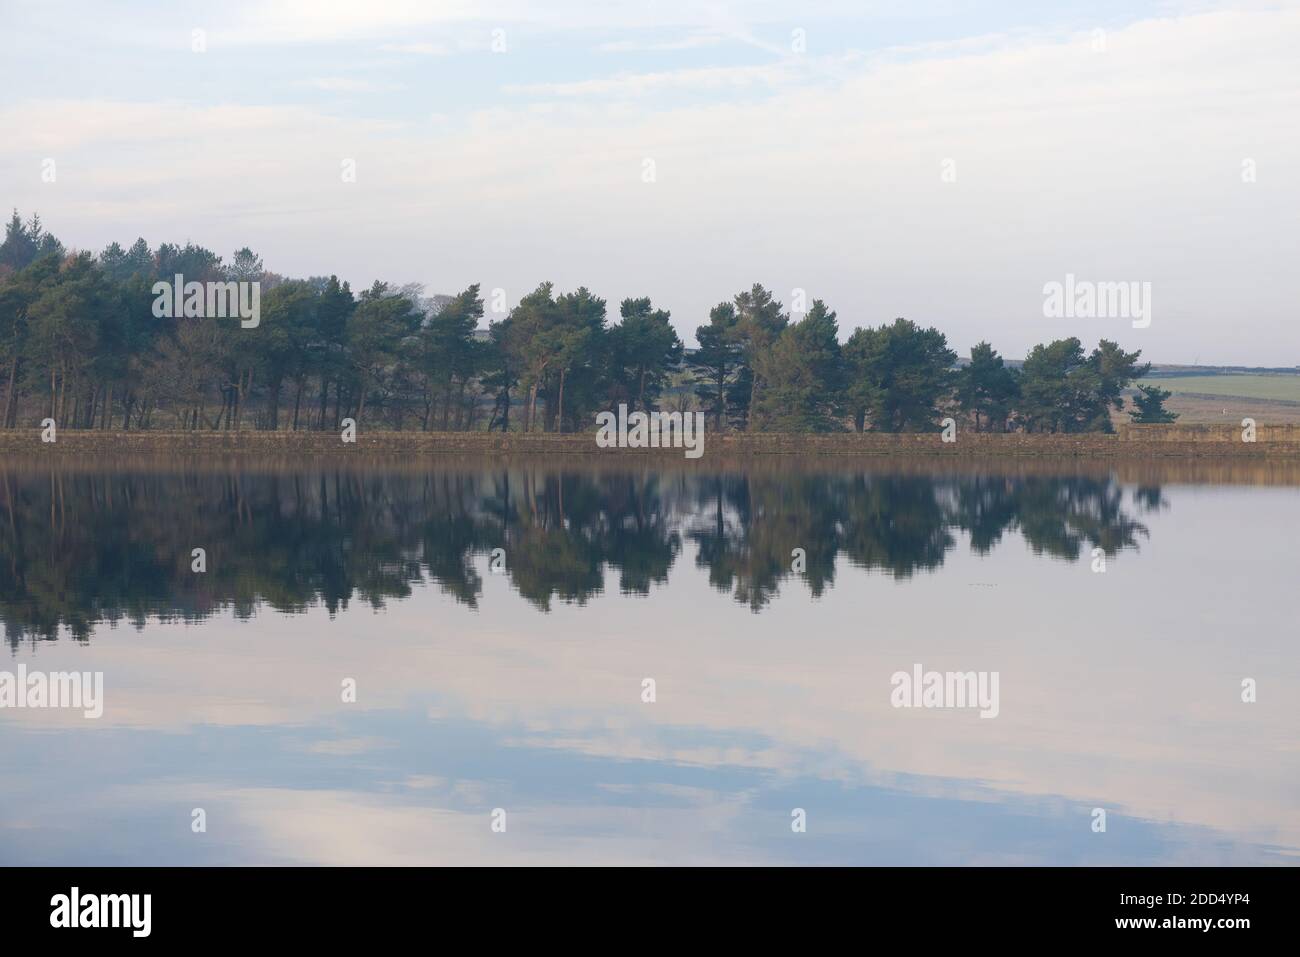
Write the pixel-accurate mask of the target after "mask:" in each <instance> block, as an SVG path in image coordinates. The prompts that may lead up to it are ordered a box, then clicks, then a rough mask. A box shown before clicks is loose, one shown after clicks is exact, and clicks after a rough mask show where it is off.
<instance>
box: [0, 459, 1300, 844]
mask: <svg viewBox="0 0 1300 957" xmlns="http://www.w3.org/2000/svg"><path fill="white" fill-rule="evenodd" d="M1297 528H1300V479H1298V478H1297V476H1296V475H1295V474H1294V473H1293V470H1291V469H1290V468H1283V467H1280V466H1272V467H1267V468H1266V467H1263V466H1260V467H1258V468H1256V467H1254V466H1249V465H1242V466H1234V467H1232V468H1228V467H1224V468H1222V469H1216V468H1215V467H1213V466H1202V467H1198V468H1192V467H1191V466H1186V467H1184V466H1179V465H1168V466H1161V467H1156V466H1133V467H1127V466H1115V467H1106V468H1091V467H1086V466H1083V465H1069V464H1058V465H1050V464H1039V465H1031V464H1029V463H1026V464H1024V465H1021V466H1016V467H1008V468H1003V469H995V468H990V467H988V466H979V465H974V464H971V465H956V464H954V465H945V466H943V467H942V468H940V467H939V466H938V465H936V464H935V463H933V462H929V463H927V462H926V461H924V460H922V461H914V462H903V461H898V462H886V461H879V462H875V463H870V462H868V463H862V462H858V463H856V464H855V463H849V462H837V463H833V464H832V463H828V464H825V465H819V464H818V463H816V462H801V463H773V462H772V461H770V460H765V461H757V460H755V461H752V462H749V463H744V462H741V463H733V464H729V465H723V464H719V463H716V462H715V463H710V462H709V461H708V460H703V461H701V462H700V463H697V464H690V463H651V462H648V461H646V462H641V461H635V460H631V459H626V458H624V459H620V458H610V459H603V460H601V461H600V462H595V463H593V462H587V461H579V460H575V459H564V458H558V459H521V460H512V461H508V462H507V461H483V460H459V461H457V460H451V461H445V462H441V463H437V464H430V465H420V466H416V465H410V464H404V465H403V464H388V465H385V464H382V463H372V464H370V465H368V466H350V465H349V466H344V465H340V464H334V463H331V462H328V461H320V462H316V463H314V464H313V463H308V464H303V465H297V466H295V465H292V464H284V463H281V464H275V465H272V464H269V463H268V464H261V465H259V464H255V463H254V464H244V465H231V464H228V465H219V464H212V465H198V464H190V465H186V464H159V463H158V462H156V461H144V462H135V461H121V462H114V463H112V464H104V465H100V466H96V465H93V464H88V463H85V462H81V463H77V464H58V463H57V462H53V461H48V462H40V461H35V460H32V461H10V462H5V463H0V620H2V621H3V625H4V634H5V640H6V643H5V646H4V650H3V653H2V654H0V658H3V662H2V663H0V673H4V672H7V673H10V674H11V675H17V674H18V672H19V669H20V668H21V669H22V670H23V672H24V673H27V674H31V673H42V674H51V673H69V672H80V673H83V674H87V675H89V674H102V688H103V691H102V702H101V704H102V714H101V715H100V716H99V717H97V718H90V717H86V716H85V711H84V710H83V709H78V708H74V707H48V706H46V707H37V706H31V707H28V706H22V707H19V706H17V705H16V704H15V705H13V706H10V707H0V767H3V769H4V776H3V785H0V863H3V864H57V865H83V864H94V865H109V864H298V863H302V864H400V865H407V864H475V865H476V864H553V863H576V864H605V863H615V864H645V863H648V864H767V863H773V864H900V865H901V864H917V865H930V864H936V865H938V864H956V865H971V864H1062V865H1100V864H1188V865H1191V864H1212V865H1218V864H1296V863H1297V862H1300V813H1298V812H1297V808H1300V741H1298V735H1297V729H1298V728H1300V657H1298V656H1297V653H1296V647H1297V644H1296V642H1297V635H1298V634H1300V606H1298V605H1297V601H1296V593H1297V589H1296V585H1297V581H1296V574H1297V569H1298V568H1300V563H1297V547H1296V541H1295V530H1296V529H1297ZM197 549H201V550H202V551H201V552H198V551H196V550H197ZM932 671H933V672H937V673H939V675H940V678H941V679H942V678H943V676H945V675H954V674H955V675H958V676H961V675H967V674H972V673H973V674H974V675H977V676H980V678H981V679H983V678H984V677H992V676H995V678H996V683H995V684H984V685H981V687H982V688H983V689H984V690H985V691H988V690H990V689H991V688H993V687H995V688H996V697H997V701H996V707H995V708H992V709H990V708H987V707H985V708H982V709H981V708H980V707H978V706H976V705H975V703H974V702H973V701H971V700H967V701H965V702H964V703H961V702H958V703H954V700H953V699H952V698H951V691H952V687H951V682H949V684H948V685H946V686H945V687H944V688H939V689H938V690H937V691H936V695H937V697H936V698H934V699H933V700H929V701H928V702H927V701H923V700H922V698H923V695H922V693H921V692H922V688H921V687H920V685H921V684H923V683H927V681H928V679H927V678H926V677H925V676H926V675H928V674H929V673H930V672H932ZM900 676H901V677H900ZM913 676H915V677H913ZM11 681H16V678H11ZM912 683H915V684H917V687H916V688H914V689H912V690H914V691H915V695H914V696H910V695H909V697H910V698H911V700H909V702H908V703H907V705H906V706H904V705H900V703H899V701H900V699H899V689H900V687H901V686H904V685H910V684H912ZM14 687H17V685H14ZM971 687H972V688H974V687H975V685H974V684H972V685H971ZM958 688H959V689H960V681H959V682H958ZM945 689H946V691H947V693H948V694H947V697H945V696H944V692H945ZM1243 698H1245V699H1253V700H1243ZM46 703H47V704H48V703H49V702H46ZM987 703H988V702H987V701H986V702H985V704H987ZM991 711H992V712H995V713H990V712H991ZM982 712H983V713H984V716H983V717H982V716H981V713H982ZM1098 812H1102V813H1100V814H1099V813H1098ZM1102 825H1104V829H1102Z"/></svg>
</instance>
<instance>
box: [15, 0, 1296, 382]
mask: <svg viewBox="0 0 1300 957" xmlns="http://www.w3.org/2000/svg"><path fill="white" fill-rule="evenodd" d="M1298 48H1300V4H1298V3H1295V2H1290V3H1278V2H1266V0H1258V2H1256V0H1245V2H1227V3H1218V2H1177V0H1175V2H1146V0H1130V2H1116V0H1092V2H1073V0H1063V2H1056V3H1051V4H1043V3H1030V2H1023V3H1020V2H989V3H961V2H957V0H947V2H944V0H917V2H908V3H901V2H898V3H876V2H871V0H857V2H835V0H830V2H821V0H807V2H799V3H795V2H791V0H785V2H780V3H777V2H770V0H762V2H753V3H707V2H706V3H699V2H684V0H683V2H677V0H667V2H660V3H648V2H645V0H639V2H625V0H608V2H600V3H597V2H590V0H588V2H577V0H560V2H554V3H545V4H543V3H523V2H498V0H478V2H473V3H470V2H437V0H433V2H415V0H367V2H364V3H357V2H331V0H314V2H311V0H268V2H263V3H239V2H235V3H217V2H206V3H203V2H199V3H186V2H179V3H146V2H119V3H113V4H103V3H89V2H87V3H76V2H60V0H38V2H29V0H0V206H2V207H16V208H18V209H19V211H20V212H21V213H22V214H23V215H24V217H26V216H28V215H30V214H31V213H32V212H37V213H39V214H40V216H41V218H42V220H43V222H44V223H45V225H46V226H47V228H49V229H50V230H51V231H52V232H53V233H54V234H55V235H57V236H58V237H59V238H60V239H62V240H63V242H64V243H65V244H66V245H68V246H70V247H76V248H82V249H90V250H95V251H98V250H100V249H102V248H103V247H104V246H105V245H106V244H108V243H109V242H112V241H114V240H116V241H119V242H121V243H123V245H126V244H128V243H130V242H132V241H133V240H134V239H135V238H136V237H137V236H143V237H145V239H147V240H148V241H149V242H150V244H151V245H154V246H156V245H157V244H158V243H160V242H182V243H183V242H185V241H187V240H190V241H193V242H196V243H199V244H201V245H204V246H207V247H209V248H211V249H214V250H215V251H217V252H218V253H220V254H222V255H223V256H225V257H227V259H228V258H229V257H230V255H231V253H232V252H233V251H234V250H235V249H237V248H239V247H242V246H245V245H247V246H250V247H251V248H253V249H254V250H255V251H256V252H257V253H258V254H260V255H261V256H262V257H263V260H264V261H265V263H266V266H267V267H268V268H269V269H272V270H274V271H275V272H278V273H281V274H284V275H290V276H308V275H329V274H331V273H333V274H337V275H339V276H340V278H343V279H347V280H349V281H351V282H352V284H353V286H354V288H357V287H364V286H368V285H370V283H372V282H373V281H375V280H376V279H380V280H384V281H388V282H393V283H398V284H405V283H411V282H415V283H420V284H422V285H423V286H424V288H425V291H426V293H428V294H434V293H455V292H458V291H460V290H461V289H464V288H465V287H466V286H468V285H469V284H471V283H475V282H477V283H480V284H481V285H482V288H483V292H484V294H485V298H488V299H489V305H491V299H492V297H491V293H492V291H493V290H502V293H501V294H500V296H498V297H497V298H498V300H499V301H504V302H505V303H506V305H507V306H508V305H509V304H513V303H514V302H517V301H518V299H519V298H520V297H521V296H522V295H524V294H526V293H527V292H529V291H530V290H532V289H533V288H535V287H536V286H537V284H538V283H539V282H542V281H546V280H550V281H553V282H554V283H555V285H556V287H557V289H558V290H570V289H574V288H576V287H578V286H580V285H585V286H587V287H588V288H590V289H591V290H592V291H593V292H595V293H596V294H597V295H600V296H603V297H604V298H606V299H607V300H608V302H609V308H610V314H611V316H614V315H616V313H617V304H618V302H619V301H620V300H622V299H623V298H625V297H629V296H643V295H648V296H650V297H652V299H653V300H654V301H655V303H656V305H657V306H659V307H661V308H667V309H669V310H671V312H672V317H673V322H674V325H675V326H676V328H677V329H678V331H679V333H680V334H681V335H682V337H683V338H684V339H685V340H686V342H687V343H688V345H691V344H693V343H694V330H695V328H696V327H697V326H698V325H700V324H701V323H704V322H706V321H707V319H708V312H709V309H710V308H711V307H712V306H713V305H714V304H716V303H718V302H719V301H722V300H724V299H728V298H730V297H731V296H732V295H734V293H736V292H737V291H739V290H741V289H745V288H748V287H749V286H750V285H751V284H753V283H755V282H760V283H763V284H764V285H765V286H767V287H768V288H769V289H771V290H773V291H774V293H775V295H776V297H777V298H778V299H779V300H780V301H782V302H783V303H785V304H787V306H792V305H797V304H798V303H799V302H800V301H801V300H806V301H807V302H811V301H812V300H813V299H817V298H820V299H823V300H825V301H826V303H827V304H828V305H829V306H830V307H831V308H832V309H834V310H835V311H836V312H837V314H838V318H839V323H840V329H841V334H842V336H847V335H848V333H849V332H851V331H852V329H854V328H857V327H859V326H864V325H878V324H881V323H884V322H888V321H890V320H892V319H893V318H894V317H896V316H905V317H907V318H909V319H912V320H914V321H916V322H919V323H922V324H924V325H934V326H937V327H938V328H939V329H941V330H942V331H944V332H945V333H946V334H947V335H948V339H949V343H950V345H951V346H952V347H953V348H954V349H955V350H956V351H957V352H958V353H959V354H963V355H964V354H966V353H968V352H969V349H970V347H971V346H972V345H974V344H975V343H976V342H979V341H980V340H988V341H990V342H992V343H993V344H994V346H996V347H997V348H998V349H999V350H1000V351H1001V352H1002V353H1003V354H1005V355H1007V356H1008V357H1011V358H1020V357H1023V355H1024V354H1025V352H1026V351H1027V350H1028V349H1029V348H1031V347H1032V346H1033V345H1034V344H1035V343H1038V342H1043V341H1048V340H1050V339H1054V338H1061V337H1065V336H1071V335H1075V336H1079V337H1080V338H1081V339H1083V340H1084V342H1085V345H1089V346H1091V345H1092V344H1095V342H1096V340H1098V339H1099V338H1103V337H1104V338H1108V339H1113V340H1116V341H1118V342H1119V343H1120V344H1121V345H1123V346H1124V347H1125V348H1128V349H1141V350H1142V353H1143V357H1144V358H1146V359H1151V360H1153V361H1156V362H1166V363H1191V362H1201V363H1206V364H1243V365H1267V366H1295V365H1297V364H1300V333H1298V332H1297V330H1296V328H1295V319H1296V309H1297V307H1296V303H1297V302H1298V301H1300V296H1297V292H1300V289H1297V286H1298V285H1300V279H1298V278H1297V277H1298V276H1300V269H1297V267H1296V264H1297V260H1298V259H1300V239H1298V238H1297V237H1298V232H1297V224H1298V223H1300V184H1298V182H1297V171H1300V56H1298V55H1297V53H1296V50H1297V49H1298ZM6 212H7V210H6ZM1067 275H1073V276H1074V277H1076V280H1080V281H1085V282H1097V283H1102V282H1137V283H1148V282H1149V283H1150V284H1151V285H1150V289H1151V299H1150V319H1151V321H1150V324H1149V325H1147V326H1146V327H1145V328H1135V327H1134V325H1133V323H1132V322H1131V321H1130V319H1129V318H1125V317H1112V318H1064V317H1062V318H1050V317H1048V316H1046V315H1045V314H1044V286H1045V285H1046V284H1049V283H1053V282H1058V283H1063V282H1064V281H1065V279H1066V277H1067ZM487 318H489V319H491V318H494V316H492V315H491V314H489V316H488V317H487Z"/></svg>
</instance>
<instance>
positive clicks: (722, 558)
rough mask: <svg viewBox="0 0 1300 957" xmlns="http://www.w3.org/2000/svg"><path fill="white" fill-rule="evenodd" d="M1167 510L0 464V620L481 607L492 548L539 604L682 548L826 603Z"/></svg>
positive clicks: (1117, 491) (339, 473) (79, 622)
mask: <svg viewBox="0 0 1300 957" xmlns="http://www.w3.org/2000/svg"><path fill="white" fill-rule="evenodd" d="M1164 505H1165V503H1164V499H1163V494H1162V492H1161V489H1160V487H1159V486H1158V485H1144V486H1140V487H1138V488H1137V489H1136V490H1133V491H1130V492H1126V491H1125V489H1124V487H1122V486H1121V485H1120V484H1119V483H1118V482H1117V481H1116V480H1115V479H1114V478H1112V477H1111V476H1108V475H1100V476H1081V475H1068V476H1052V475H1018V476H1008V475H978V474H976V475H970V474H964V475H963V474H952V475H946V476H944V475H939V476H936V475H927V474H891V473H868V472H861V471H844V472H838V473H822V474H818V473H803V474H798V473H796V474H780V473H769V474H762V473H756V474H750V473H746V472H736V471H730V472H720V473H709V472H704V471H697V472H679V473H676V474H674V473H659V472H655V471H647V470H638V471H625V472H618V471H590V470H581V469H572V470H564V469H561V468H554V467H545V466H515V467H511V468H502V467H486V468H480V469H478V470H464V471H459V470H437V471H430V472H426V473H423V474H421V473H411V472H406V473H390V472H382V471H364V470H362V471H357V470H341V469H332V470H330V469H325V470H317V471H307V470H302V471H291V472H269V473H268V472H264V473H245V472H238V471H231V472H225V471H215V472H214V471H192V472H184V471H174V472H157V471H139V470H136V471H125V472H105V473H97V472H93V471H72V472H63V471H60V470H49V469H46V470H44V471H42V470H34V469H25V470H13V471H0V511H2V514H0V618H2V619H3V621H4V625H5V634H6V637H7V639H8V641H9V642H10V644H11V645H15V644H16V643H17V642H19V641H20V640H22V639H31V640H38V639H53V638H56V637H57V636H58V635H59V634H60V632H61V631H62V632H63V633H66V634H69V635H71V636H72V637H73V638H75V639H77V640H78V641H85V640H87V638H88V636H89V635H90V633H91V631H92V629H93V627H94V626H95V625H96V624H98V623H102V622H109V623H116V622H119V621H129V622H131V623H132V624H134V625H136V626H137V627H143V625H144V624H145V622H146V621H147V620H148V619H150V618H151V617H152V618H157V619H161V620H163V621H170V620H174V619H181V620H186V621H196V620H201V619H204V618H206V617H208V616H210V615H212V614H213V613H215V612H217V611H220V610H224V609H232V610H233V611H234V613H235V615H236V616H237V617H241V618H248V617H249V616H251V615H252V614H253V613H254V612H255V611H256V610H257V608H258V607H259V606H268V607H270V608H273V609H275V610H277V611H281V612H288V613H298V612H302V611H304V610H305V609H307V608H309V607H313V606H316V605H320V606H323V607H324V608H325V609H327V610H328V611H329V612H330V613H331V614H334V613H336V612H338V611H339V610H341V609H343V608H346V607H347V606H348V604H349V603H350V602H353V601H362V602H365V603H366V604H368V605H370V606H372V607H375V608H381V607H383V606H384V605H385V603H386V602H389V601H391V600H394V599H405V598H407V597H409V596H410V594H411V591H412V587H413V586H414V585H416V584H417V583H420V582H423V581H429V582H433V583H435V584H436V586H437V587H438V588H440V589H441V590H442V591H443V592H444V593H446V594H447V595H450V596H452V597H454V598H455V599H456V601H458V602H462V603H464V604H467V605H469V606H471V607H477V606H478V604H479V602H480V600H481V598H482V595H483V589H484V582H483V572H482V571H481V570H480V566H481V565H482V564H483V563H482V561H481V559H482V557H484V556H488V557H491V556H493V555H495V556H496V558H495V559H494V560H493V562H492V563H491V565H490V566H489V567H492V568H493V569H494V570H499V571H500V572H501V573H502V574H503V575H504V576H505V578H506V580H508V581H509V583H510V584H511V586H512V587H513V588H514V589H515V591H517V592H518V594H519V595H521V596H523V597H524V598H525V599H527V600H528V602H529V603H531V604H532V605H533V606H534V607H536V608H537V609H540V610H542V611H545V612H549V611H551V610H552V608H553V607H554V603H555V602H557V601H559V602H572V603H576V604H579V605H582V604H584V603H586V602H587V601H588V600H589V599H590V598H591V597H592V596H595V595H599V594H601V593H603V592H604V591H605V590H606V589H607V588H610V587H612V586H611V584H610V583H609V582H608V581H607V577H608V576H611V575H616V576H617V582H618V590H619V591H620V592H621V593H623V594H637V595H645V594H648V593H649V592H650V591H651V590H652V589H653V588H655V587H656V586H658V585H663V584H664V583H666V582H667V580H668V577H669V575H670V574H671V573H672V572H673V569H674V566H675V565H676V564H677V563H678V562H679V559H680V557H681V555H682V551H683V543H684V542H688V543H690V545H691V546H692V548H691V552H692V554H693V556H694V563H695V565H696V566H697V567H698V568H699V569H701V570H702V571H703V572H705V573H706V574H707V578H708V581H709V582H710V584H711V585H712V586H713V587H714V588H715V589H717V590H719V591H722V592H726V593H729V594H730V595H732V596H733V597H734V599H735V600H736V601H738V602H741V603H744V604H746V605H748V606H749V607H750V608H751V609H753V610H754V611H755V612H758V611H761V610H762V609H763V608H765V607H766V606H767V605H768V604H769V603H770V602H771V600H772V599H773V597H774V596H775V595H776V594H777V593H778V591H779V589H780V588H781V587H782V586H783V585H784V584H786V583H787V582H790V581H792V580H793V581H797V582H798V583H799V584H800V585H801V586H802V587H803V588H806V589H807V591H808V592H809V593H811V595H813V596H815V597H816V596H821V595H823V594H824V593H825V592H826V591H827V589H829V588H831V587H833V586H834V584H835V582H836V575H837V569H839V573H840V574H860V572H858V571H856V570H862V569H866V570H871V571H874V572H880V573H884V574H886V575H888V576H891V577H892V578H894V579H899V580H901V579H906V578H909V577H911V576H913V575H916V574H918V573H922V572H928V571H932V570H934V569H937V568H939V567H940V566H941V565H942V564H943V563H944V561H945V559H946V558H947V557H948V556H949V555H950V554H951V553H952V552H953V551H954V549H956V548H957V547H958V536H957V534H956V533H957V532H964V533H966V536H967V539H968V543H969V544H968V547H969V549H970V550H971V551H972V552H973V553H975V554H977V555H987V554H989V553H990V552H991V551H992V550H994V549H996V548H998V547H1000V546H1002V545H1003V544H1004V543H1005V542H1006V541H1007V540H1008V539H1009V538H1012V537H1018V538H1019V539H1021V540H1023V541H1024V542H1025V543H1027V544H1028V546H1029V547H1030V548H1031V549H1032V551H1033V553H1034V554H1037V555H1042V556H1047V557H1050V558H1053V559H1059V560H1064V561H1069V562H1075V561H1078V560H1079V559H1080V558H1081V557H1083V556H1086V555H1088V554H1090V552H1091V550H1092V549H1095V548H1100V549H1101V550H1102V551H1103V552H1104V553H1105V554H1107V555H1114V554H1116V553H1118V552H1120V551H1122V550H1125V549H1133V548H1135V547H1137V545H1138V544H1139V542H1140V541H1142V540H1143V539H1144V538H1145V537H1146V536H1147V535H1148V534H1149V533H1148V529H1147V527H1146V525H1144V524H1143V523H1142V521H1141V520H1140V516H1142V515H1143V514H1144V513H1148V512H1153V511H1158V510H1160V509H1161V508H1162V507H1164ZM196 548H203V549H204V550H205V551H206V566H207V570H206V572H205V573H202V574H197V573H195V572H194V571H193V570H192V563H193V558H192V554H193V550H194V549H196ZM498 549H499V550H500V551H497V550H498ZM498 566H499V568H498ZM844 566H847V569H848V570H845V569H844Z"/></svg>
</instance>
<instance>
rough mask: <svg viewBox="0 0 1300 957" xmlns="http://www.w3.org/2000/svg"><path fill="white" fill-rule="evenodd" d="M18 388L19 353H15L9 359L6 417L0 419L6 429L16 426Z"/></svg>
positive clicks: (1, 424) (0, 424)
mask: <svg viewBox="0 0 1300 957" xmlns="http://www.w3.org/2000/svg"><path fill="white" fill-rule="evenodd" d="M17 388H18V355H17V353H15V354H14V357H13V358H12V359H10V360H9V385H8V386H7V387H6V388H5V415H4V419H3V420H0V426H3V427H4V428H6V429H12V428H13V426H14V413H15V411H16V406H17V404H18V403H17V394H16V390H17Z"/></svg>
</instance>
